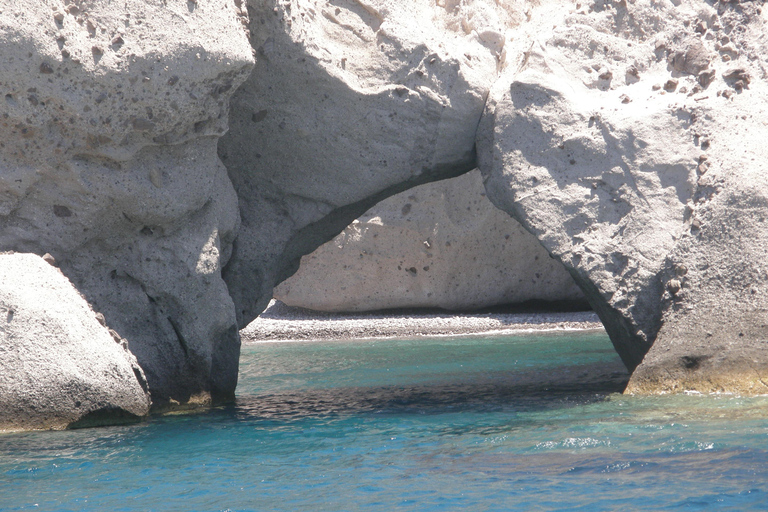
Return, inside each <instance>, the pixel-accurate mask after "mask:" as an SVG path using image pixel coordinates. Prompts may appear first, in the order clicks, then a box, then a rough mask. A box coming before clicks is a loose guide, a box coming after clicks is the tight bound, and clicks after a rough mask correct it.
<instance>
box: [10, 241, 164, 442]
mask: <svg viewBox="0 0 768 512" xmlns="http://www.w3.org/2000/svg"><path fill="white" fill-rule="evenodd" d="M0 375H2V379H0V431H4V430H5V431H8V430H28V429H47V428H66V427H75V426H90V425H98V424H100V423H101V422H104V421H107V422H109V423H116V422H120V421H135V420H138V419H140V418H142V417H144V416H146V415H147V414H149V406H150V398H149V393H148V389H147V382H146V379H145V377H144V373H143V372H142V370H141V368H140V367H139V365H138V364H137V362H136V358H135V357H134V356H133V355H132V354H131V353H130V352H129V351H128V345H127V342H126V341H125V340H122V339H121V338H120V337H119V335H117V333H116V332H115V331H110V330H109V329H107V327H106V326H105V325H104V317H103V316H101V315H97V314H96V313H94V312H93V310H91V308H90V307H89V305H88V303H87V302H86V301H85V300H84V299H83V298H82V297H81V296H80V294H79V293H78V292H77V290H76V289H75V288H74V287H73V286H72V284H71V283H70V282H69V281H68V280H67V278H66V277H64V276H63V275H62V274H61V272H59V271H58V270H57V269H56V268H54V267H52V266H51V265H49V264H48V263H46V262H45V261H43V259H42V258H40V257H39V256H36V255H33V254H0Z"/></svg>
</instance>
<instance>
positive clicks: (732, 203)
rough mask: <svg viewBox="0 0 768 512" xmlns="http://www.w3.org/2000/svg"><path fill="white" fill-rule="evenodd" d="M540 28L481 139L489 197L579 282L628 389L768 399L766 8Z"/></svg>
mask: <svg viewBox="0 0 768 512" xmlns="http://www.w3.org/2000/svg"><path fill="white" fill-rule="evenodd" d="M526 30H527V31H528V33H529V34H530V37H525V33H524V32H521V33H520V34H519V35H520V39H518V40H522V42H520V43H519V45H518V46H517V47H516V48H515V49H513V48H512V47H511V45H509V44H508V45H507V51H508V62H509V65H508V68H507V70H506V71H505V73H504V75H503V77H502V78H501V79H500V80H499V81H498V82H497V84H496V85H495V86H494V89H493V90H492V92H491V94H490V98H489V101H488V104H487V106H486V110H485V113H484V116H483V120H482V121H481V124H480V128H479V130H478V160H479V166H480V168H481V170H482V172H483V175H484V177H485V179H486V187H487V189H488V193H489V197H490V199H491V200H492V201H493V202H494V203H495V204H496V205H497V206H499V207H500V208H502V209H503V210H505V211H507V212H509V213H510V214H512V215H513V216H514V217H515V218H516V219H518V220H519V221H520V222H521V223H522V224H523V225H524V226H525V227H526V228H527V229H528V230H530V231H531V232H532V233H534V234H535V235H536V236H537V238H539V240H541V242H542V243H543V245H544V246H545V247H546V248H547V250H548V251H549V252H550V253H551V254H553V255H554V256H555V257H556V258H558V259H559V260H560V261H562V262H563V264H564V265H565V266H566V268H568V269H569V270H570V272H571V274H572V275H573V276H574V278H575V279H576V282H577V283H578V284H579V286H580V287H581V288H582V290H584V292H585V294H586V297H587V299H588V300H589V302H590V303H591V304H592V306H593V308H594V309H595V310H596V311H597V313H598V315H599V316H600V318H601V320H602V321H603V323H604V325H605V327H606V330H607V331H608V333H609V335H610V337H611V340H612V341H613V343H614V346H615V347H616V349H617V351H618V352H619V355H620V356H621V357H622V359H623V361H624V362H625V364H626V365H627V367H629V368H630V369H633V370H634V369H635V368H636V370H635V373H634V374H633V377H632V380H631V382H630V385H629V388H628V391H629V392H643V393H646V392H651V393H656V392H667V391H682V390H698V391H703V392H711V391H733V392H749V393H755V392H761V393H764V392H766V391H768V386H767V385H766V382H768V380H766V379H765V377H764V376H763V373H764V372H765V370H764V368H766V367H767V366H766V364H767V363H768V350H766V344H765V340H766V339H768V327H767V326H768V315H767V313H766V312H767V311H768V310H767V307H768V300H767V299H766V297H768V285H766V283H768V280H767V279H766V277H768V274H766V271H767V270H768V269H766V267H765V265H764V262H763V259H764V258H763V257H762V256H761V255H764V254H765V250H766V243H767V242H766V237H767V236H768V231H767V230H766V224H765V221H766V218H768V209H767V208H766V206H768V202H767V201H766V199H767V198H768V196H767V194H768V182H767V181H768V178H767V176H768V173H766V169H765V166H766V164H765V162H766V161H767V159H766V156H767V155H766V149H765V148H766V146H765V144H764V142H763V141H762V138H763V135H764V134H765V124H764V123H765V121H764V119H763V116H762V113H763V112H766V111H768V108H766V107H767V106H768V105H766V99H765V98H767V97H768V95H766V92H765V87H766V84H765V72H764V70H763V68H762V67H761V66H762V64H760V63H761V59H762V56H764V55H765V54H766V51H768V48H766V40H765V37H764V34H765V31H766V26H765V22H764V18H763V17H762V16H761V15H760V9H759V6H758V5H756V4H752V3H738V2H733V3H718V4H716V5H715V6H712V5H710V4H707V3H702V2H693V1H692V2H688V1H685V0H684V1H682V2H675V3H670V2H655V1H644V0H638V1H637V2H622V3H613V2H600V1H598V2H595V3H594V4H592V3H590V4H589V5H587V4H582V5H581V6H579V5H578V4H577V6H576V7H575V8H574V7H566V6H564V5H559V4H556V3H555V4H542V5H541V6H540V7H538V8H536V9H534V12H532V18H531V23H530V24H529V25H527V26H526ZM513 52H516V53H515V54H513Z"/></svg>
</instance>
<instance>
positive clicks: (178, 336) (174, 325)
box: [167, 316, 189, 358]
mask: <svg viewBox="0 0 768 512" xmlns="http://www.w3.org/2000/svg"><path fill="white" fill-rule="evenodd" d="M167 318H168V323H169V324H171V327H172V328H173V332H175V333H176V339H177V340H178V341H179V346H180V347H181V350H182V351H183V352H184V356H185V357H187V358H188V357H189V347H188V346H187V340H185V339H184V335H183V334H181V329H179V326H178V324H177V323H176V322H175V321H174V320H173V318H171V317H170V316H169V317H167Z"/></svg>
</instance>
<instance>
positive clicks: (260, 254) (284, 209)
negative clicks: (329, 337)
mask: <svg viewBox="0 0 768 512" xmlns="http://www.w3.org/2000/svg"><path fill="white" fill-rule="evenodd" d="M248 12H249V16H250V30H251V43H252V44H253V46H254V48H256V49H257V63H256V68H255V70H254V72H253V74H252V75H251V77H250V78H249V80H248V81H247V82H246V83H245V84H244V85H243V87H241V89H240V90H239V91H238V92H237V93H236V94H235V96H234V98H233V102H232V111H231V115H230V131H229V133H228V134H227V135H226V136H225V137H224V138H223V139H222V140H221V142H220V144H219V153H220V155H221V158H222V160H223V161H224V163H225V164H226V166H227V168H228V170H229V176H230V178H231V179H232V182H233V183H234V185H235V189H236V190H237V193H238V198H239V200H240V215H241V218H242V225H241V228H240V234H239V235H238V239H237V241H236V243H235V250H234V253H233V256H232V259H231V260H230V262H229V263H228V265H227V267H226V269H225V272H224V275H225V279H226V281H227V284H228V285H229V289H230V292H231V294H232V297H233V300H234V302H235V305H236V309H237V314H238V319H239V322H240V325H241V326H245V325H246V324H248V322H250V321H251V320H252V319H253V318H254V317H255V316H256V315H257V314H258V313H259V312H261V311H262V310H263V309H264V307H265V306H266V305H267V303H268V302H269V300H270V298H271V297H272V288H273V286H274V285H276V284H277V283H279V282H280V281H282V280H283V279H285V278H286V277H288V276H289V275H290V274H292V273H293V272H294V271H295V270H296V268H297V267H298V263H299V258H300V257H301V256H302V255H304V254H307V253H309V252H311V251H312V250H314V249H315V248H316V247H318V246H319V245H321V244H322V243H324V242H326V241H327V240H329V239H331V238H332V237H333V236H335V235H336V234H338V233H339V232H340V231H341V230H343V229H344V227H345V226H347V225H348V224H349V223H350V222H351V221H352V220H354V219H355V218H357V217H358V216H360V215H361V214H363V213H364V212H365V211H366V210H367V209H368V208H370V207H371V206H373V205H374V204H375V203H376V202H378V201H380V200H381V199H384V198H386V197H388V196H390V195H393V194H395V193H397V192H399V191H402V190H405V189H407V188H410V187H412V186H415V185H418V184H420V183H425V182H428V181H432V180H435V179H438V178H445V177H450V176H456V175H458V174H461V173H463V172H467V171H469V170H471V169H472V168H473V167H474V166H475V153H474V139H475V128H476V125H477V122H478V120H479V119H480V115H481V113H482V109H483V105H484V102H485V98H486V94H487V92H488V89H489V87H490V84H491V83H492V82H493V80H494V79H495V77H496V73H497V68H498V66H499V62H500V61H501V60H502V59H503V51H504V48H503V47H504V30H505V28H506V27H509V26H513V25H515V24H516V23H517V22H519V21H520V18H524V15H523V14H522V10H516V8H515V5H513V4H511V3H510V4H509V5H506V4H504V3H502V4H497V3H495V2H480V1H478V2H460V3H459V2H450V1H449V2H437V3H435V2H433V1H432V0H421V1H413V2H407V3H404V2H401V1H395V0H377V1H365V2H363V1H358V0H342V1H339V2H333V3H328V2H323V1H318V0H291V1H276V0H251V1H250V2H249V4H248Z"/></svg>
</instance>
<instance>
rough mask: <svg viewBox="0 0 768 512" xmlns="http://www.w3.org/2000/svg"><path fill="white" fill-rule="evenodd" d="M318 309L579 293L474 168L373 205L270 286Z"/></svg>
mask: <svg viewBox="0 0 768 512" xmlns="http://www.w3.org/2000/svg"><path fill="white" fill-rule="evenodd" d="M275 297H276V298H277V299H279V300H280V301H282V302H283V303H285V304H288V305H289V306H298V307H302V308H308V309H312V310H316V311H372V310H379V309H391V308H410V307H437V308H443V309H448V310H472V309H478V308H482V307H488V306H494V305H498V304H510V303H520V302H525V301H528V300H544V301H557V300H578V299H580V298H583V295H582V293H581V291H580V290H579V288H578V287H577V286H576V284H575V283H574V282H573V279H572V278H571V276H570V275H569V274H568V272H566V270H565V269H564V268H563V266H562V264H561V263H560V262H558V261H556V260H554V259H552V258H550V257H549V254H547V252H546V251H545V250H544V248H543V247H542V246H541V244H540V243H539V241H538V240H536V238H535V237H534V236H533V235H531V234H530V233H528V232H527V231H526V230H525V229H523V227H522V226H520V224H519V223H518V222H517V221H516V220H514V219H512V218H511V217H510V216H509V215H508V214H506V213H505V212H502V211H501V210H499V209H498V208H496V207H495V206H493V205H492V204H491V202H490V201H488V199H487V198H486V197H485V188H484V187H483V182H482V176H481V175H480V171H479V170H474V171H471V172H469V173H467V174H464V175H462V176H458V177H456V178H451V179H447V180H443V181H438V182H435V183H428V184H425V185H420V186H418V187H415V188H413V189H411V190H408V191H405V192H401V193H400V194H397V195H395V196H392V197H390V198H387V199H385V200H384V201H382V202H381V203H379V204H377V205H376V206H374V207H373V208H371V209H370V210H368V211H367V212H366V213H365V214H363V215H362V216H361V217H360V218H359V219H357V220H355V221H354V222H353V223H352V224H350V225H349V226H348V227H347V228H346V229H345V230H344V231H343V232H342V233H341V234H340V235H338V236H337V237H336V238H334V239H333V240H332V241H330V242H327V243H326V244H324V245H322V246H321V247H319V248H318V249H317V250H315V251H314V252H313V253H312V254H309V255H307V256H304V257H303V258H302V259H301V266H300V267H299V270H298V272H296V274H294V275H293V276H291V277H290V278H289V279H288V280H286V281H284V282H282V283H281V284H280V285H279V286H278V287H277V288H275Z"/></svg>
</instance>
